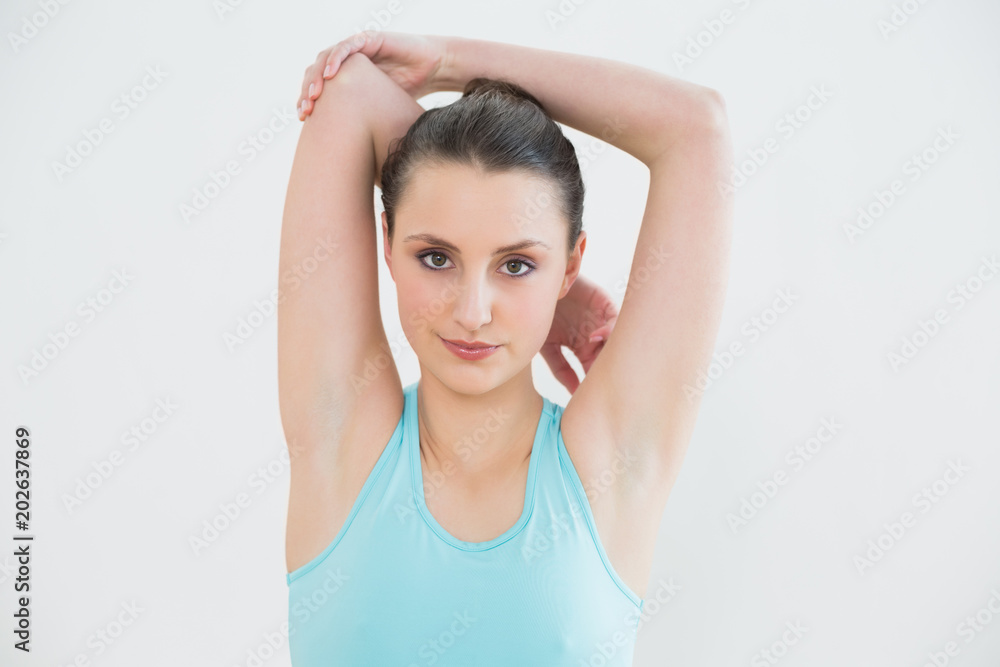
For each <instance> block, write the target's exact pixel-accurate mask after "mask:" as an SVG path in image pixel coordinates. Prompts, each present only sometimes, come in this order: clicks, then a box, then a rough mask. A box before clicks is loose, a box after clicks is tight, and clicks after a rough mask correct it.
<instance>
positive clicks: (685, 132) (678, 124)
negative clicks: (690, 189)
mask: <svg viewBox="0 0 1000 667" xmlns="http://www.w3.org/2000/svg"><path fill="white" fill-rule="evenodd" d="M728 134H729V118H728V116H727V113H726V100H725V98H723V97H722V94H721V93H720V92H719V91H717V90H715V89H714V88H708V87H706V86H697V90H696V91H695V92H694V93H693V94H691V95H690V96H689V97H688V98H687V100H686V102H685V104H684V105H683V107H682V111H681V112H680V113H679V114H677V118H676V120H675V122H674V123H673V124H672V125H671V126H670V127H669V128H668V131H667V132H665V133H664V134H663V137H662V141H660V142H659V144H658V150H657V151H656V152H655V153H654V155H655V157H654V158H652V159H651V160H650V161H649V162H647V164H651V163H652V162H655V161H657V160H659V159H661V158H662V157H663V156H664V155H666V154H667V153H669V152H671V151H672V150H673V149H674V148H676V147H677V145H678V144H679V143H681V142H688V141H695V142H705V141H710V142H714V141H717V140H718V138H719V137H720V136H727V135H728Z"/></svg>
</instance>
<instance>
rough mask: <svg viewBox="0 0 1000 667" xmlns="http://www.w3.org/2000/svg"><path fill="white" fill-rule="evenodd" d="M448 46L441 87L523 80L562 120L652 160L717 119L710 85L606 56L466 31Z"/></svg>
mask: <svg viewBox="0 0 1000 667" xmlns="http://www.w3.org/2000/svg"><path fill="white" fill-rule="evenodd" d="M435 38H436V39H440V40H443V41H444V43H445V47H446V53H445V57H444V61H443V63H442V64H441V67H440V70H439V71H438V72H437V73H436V75H435V82H434V84H433V85H434V88H435V89H437V90H462V88H463V86H464V85H465V83H466V82H467V81H469V80H470V79H473V78H475V77H479V76H485V77H491V78H501V79H507V80H509V81H513V82H514V83H516V84H519V85H520V86H522V87H524V88H525V89H526V90H527V91H528V92H530V93H531V94H532V95H534V96H535V97H537V98H538V100H539V101H540V102H541V103H542V104H543V105H545V108H546V110H548V112H549V113H550V114H551V115H552V117H553V118H554V119H555V120H557V121H558V122H560V123H563V124H565V125H569V126H570V127H572V128H574V129H577V130H580V131H581V132H585V133H587V134H589V135H591V136H593V137H597V138H599V139H603V140H605V141H607V142H608V143H610V144H612V145H613V146H615V147H617V148H620V149H621V150H623V151H625V152H626V153H628V154H630V155H632V156H633V157H635V158H636V159H638V160H640V161H641V162H643V163H644V164H646V165H647V166H648V165H650V164H652V162H653V161H654V160H655V159H656V158H657V157H658V156H659V155H660V154H662V153H663V151H664V150H666V148H667V147H668V146H669V145H671V144H672V143H673V141H675V140H676V138H677V137H678V136H680V135H682V134H684V133H686V132H689V131H690V130H691V128H702V127H706V126H711V125H713V124H715V123H717V122H718V118H717V117H716V116H715V112H716V110H717V109H718V108H719V107H720V106H721V98H720V97H719V95H718V94H717V93H716V92H715V91H714V90H713V89H711V88H706V87H705V86H700V85H697V84H694V83H691V82H689V81H684V80H682V79H678V78H675V77H671V76H668V75H666V74H661V73H659V72H655V71H653V70H649V69H646V68H644V67H639V66H637V65H632V64H629V63H623V62H619V61H616V60H609V59H606V58H597V57H594V56H584V55H577V54H572V53H563V52H559V51H549V50H546V49H536V48H531V47H525V46H517V45H513V44H504V43H501V42H490V41H485V40H477V39H467V38H463V37H435Z"/></svg>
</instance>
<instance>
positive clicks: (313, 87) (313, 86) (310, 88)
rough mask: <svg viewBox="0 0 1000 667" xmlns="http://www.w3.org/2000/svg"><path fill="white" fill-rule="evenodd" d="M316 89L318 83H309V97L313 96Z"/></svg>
mask: <svg viewBox="0 0 1000 667" xmlns="http://www.w3.org/2000/svg"><path fill="white" fill-rule="evenodd" d="M315 89H316V84H315V83H310V84H309V97H312V94H313V91H314V90H315Z"/></svg>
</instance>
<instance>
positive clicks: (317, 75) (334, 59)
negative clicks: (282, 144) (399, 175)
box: [296, 30, 447, 120]
mask: <svg viewBox="0 0 1000 667" xmlns="http://www.w3.org/2000/svg"><path fill="white" fill-rule="evenodd" d="M352 53H362V54H364V55H366V56H368V59H369V60H371V61H372V62H373V63H375V65H377V66H378V67H379V69H381V70H382V71H383V72H385V73H386V74H388V75H389V78H390V79H392V80H393V81H395V82H396V83H397V84H398V85H399V87H400V88H402V89H403V90H405V91H406V92H407V93H408V94H409V95H411V96H412V97H413V98H414V99H419V98H420V97H423V96H424V95H426V94H428V93H432V92H435V86H436V84H437V79H436V76H437V74H438V73H439V72H440V70H441V67H442V64H443V63H444V61H445V56H446V54H447V49H446V47H445V42H444V38H442V37H439V36H437V35H411V34H408V33H401V32H386V31H384V30H365V31H364V32H359V33H356V34H354V35H352V36H350V37H348V38H347V39H345V40H342V41H340V42H338V43H337V44H334V45H333V46H331V47H330V48H328V49H326V50H324V51H320V52H319V55H318V56H316V62H314V63H313V64H312V65H310V66H309V67H307V68H306V72H305V79H304V80H303V82H302V94H301V95H300V96H299V101H298V104H296V108H297V109H298V110H299V120H305V117H306V116H308V115H309V114H310V113H312V110H313V104H314V101H315V100H316V98H317V97H319V96H320V93H322V92H323V82H324V81H325V80H326V79H332V78H333V77H334V76H336V74H337V70H339V69H340V64H341V63H342V62H344V60H345V59H346V58H347V56H349V55H351V54H352Z"/></svg>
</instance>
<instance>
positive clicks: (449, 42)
mask: <svg viewBox="0 0 1000 667" xmlns="http://www.w3.org/2000/svg"><path fill="white" fill-rule="evenodd" d="M438 40H440V43H441V60H440V62H439V63H438V67H437V69H436V70H435V72H434V77H433V79H434V80H433V84H432V86H431V87H432V92H435V93H437V92H461V91H462V90H464V89H465V84H466V83H467V81H468V79H463V75H462V73H461V63H460V61H459V57H460V52H461V44H460V43H461V42H463V41H465V40H464V38H462V37H452V36H439V37H438Z"/></svg>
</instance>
